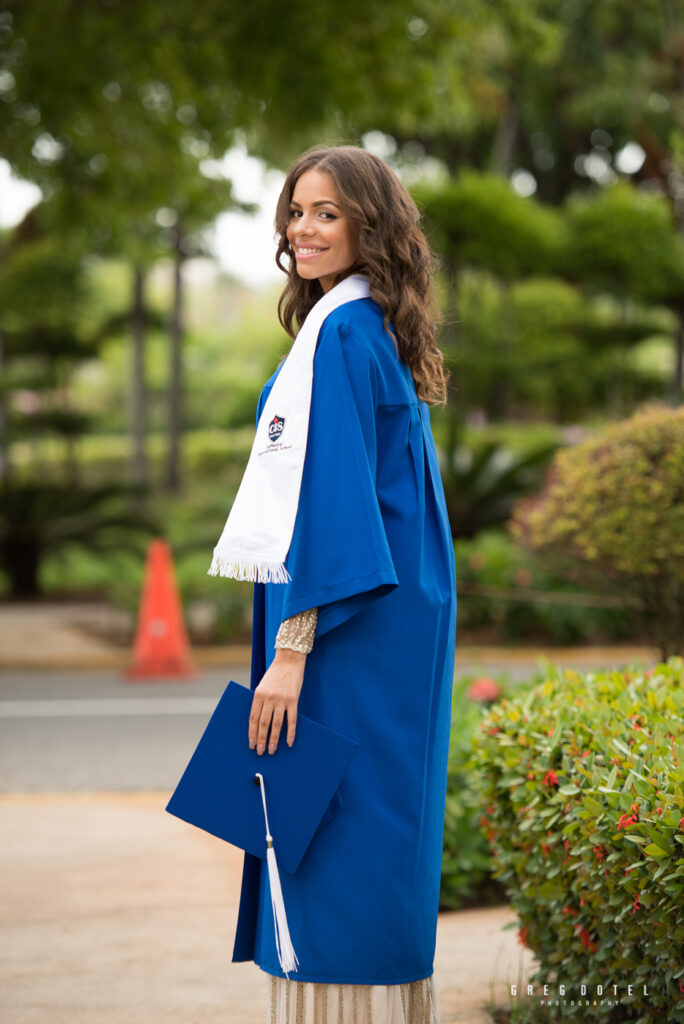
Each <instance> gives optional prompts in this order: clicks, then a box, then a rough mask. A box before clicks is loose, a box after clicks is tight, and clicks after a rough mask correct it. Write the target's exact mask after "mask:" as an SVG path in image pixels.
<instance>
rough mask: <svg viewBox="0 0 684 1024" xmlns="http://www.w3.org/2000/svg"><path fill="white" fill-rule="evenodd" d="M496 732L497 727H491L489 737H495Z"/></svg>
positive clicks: (497, 730)
mask: <svg viewBox="0 0 684 1024" xmlns="http://www.w3.org/2000/svg"><path fill="white" fill-rule="evenodd" d="M497 732H499V726H498V725H493V726H492V728H491V729H490V730H489V735H490V736H496V734H497Z"/></svg>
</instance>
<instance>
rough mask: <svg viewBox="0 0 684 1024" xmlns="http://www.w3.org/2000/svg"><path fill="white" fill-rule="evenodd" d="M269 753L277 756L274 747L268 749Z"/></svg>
mask: <svg viewBox="0 0 684 1024" xmlns="http://www.w3.org/2000/svg"><path fill="white" fill-rule="evenodd" d="M268 752H269V754H275V752H276V748H275V747H274V746H270V747H269V748H268Z"/></svg>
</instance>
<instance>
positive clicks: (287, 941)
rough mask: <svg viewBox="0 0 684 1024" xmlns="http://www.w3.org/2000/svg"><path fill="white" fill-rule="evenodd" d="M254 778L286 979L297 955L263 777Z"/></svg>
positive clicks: (272, 904) (295, 962)
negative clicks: (262, 812) (261, 813)
mask: <svg viewBox="0 0 684 1024" xmlns="http://www.w3.org/2000/svg"><path fill="white" fill-rule="evenodd" d="M255 777H256V778H257V779H258V780H259V787H260V789H261V802H262V804H263V806H264V821H265V823H266V865H267V867H268V881H269V885H270V887H271V906H272V908H273V926H274V928H275V942H276V950H277V953H278V961H279V963H280V966H281V968H282V970H283V972H284V974H285V976H286V977H287V976H288V974H289V973H290V972H292V971H296V970H297V967H298V965H299V960H298V959H297V954H296V953H295V951H294V947H293V945H292V939H291V938H290V929H289V926H288V923H287V915H286V913H285V900H284V898H283V890H282V886H281V884H280V874H279V872H278V863H277V861H276V855H275V850H274V849H273V836H272V835H271V828H270V825H269V823H268V809H267V807H266V788H265V785H264V777H263V775H262V774H261V772H257V773H256V776H255Z"/></svg>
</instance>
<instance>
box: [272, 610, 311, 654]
mask: <svg viewBox="0 0 684 1024" xmlns="http://www.w3.org/2000/svg"><path fill="white" fill-rule="evenodd" d="M317 622H318V608H307V609H306V611H304V612H299V614H298V615H293V616H292V617H291V618H289V619H285V620H284V621H283V622H281V623H280V629H279V630H278V635H277V636H276V640H275V645H276V648H278V647H287V648H288V649H289V650H290V651H299V653H300V654H308V653H309V651H310V650H311V648H312V647H313V642H314V637H315V635H316V623H317Z"/></svg>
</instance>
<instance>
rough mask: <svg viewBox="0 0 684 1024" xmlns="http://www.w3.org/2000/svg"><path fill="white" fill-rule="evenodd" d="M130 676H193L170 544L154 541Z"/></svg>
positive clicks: (148, 557)
mask: <svg viewBox="0 0 684 1024" xmlns="http://www.w3.org/2000/svg"><path fill="white" fill-rule="evenodd" d="M125 675H126V677H127V678H129V679H139V678H154V677H158V676H192V675H195V668H194V666H193V664H192V662H191V661H190V650H189V646H188V637H187V634H186V632H185V625H184V623H183V610H182V608H181V603H180V598H179V596H178V587H177V586H176V578H175V574H174V571H173V559H172V557H171V550H170V548H169V545H168V544H167V543H166V541H164V540H153V541H150V544H149V547H148V549H147V561H146V564H145V579H144V582H143V588H142V598H141V601H140V611H139V613H138V629H137V632H136V635H135V644H134V647H133V664H132V665H131V667H130V668H129V669H128V671H127V672H126V673H125Z"/></svg>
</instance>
